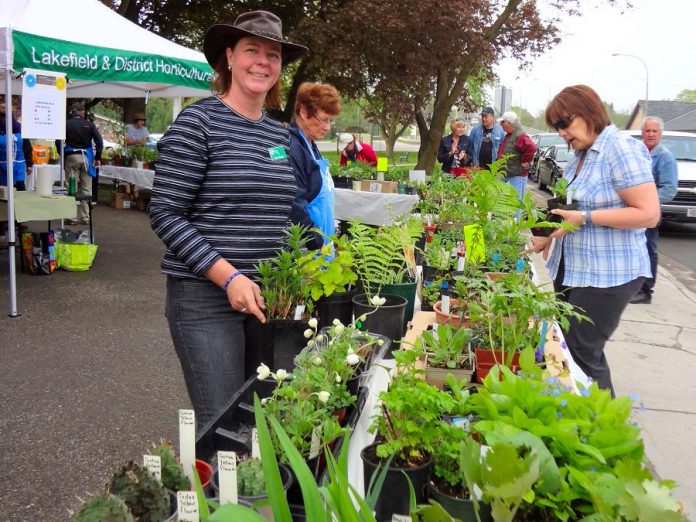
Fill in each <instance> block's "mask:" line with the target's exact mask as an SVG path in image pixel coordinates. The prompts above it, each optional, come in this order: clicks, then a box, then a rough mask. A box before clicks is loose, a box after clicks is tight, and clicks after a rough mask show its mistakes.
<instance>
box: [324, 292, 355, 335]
mask: <svg viewBox="0 0 696 522" xmlns="http://www.w3.org/2000/svg"><path fill="white" fill-rule="evenodd" d="M354 296H355V290H349V291H348V292H338V293H335V294H331V295H330V296H329V297H322V298H321V299H319V301H317V312H318V313H319V328H324V327H325V326H331V324H332V323H333V320H334V319H338V320H339V321H341V322H342V323H343V324H350V323H351V322H353V297H354Z"/></svg>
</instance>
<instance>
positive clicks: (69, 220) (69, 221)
mask: <svg viewBox="0 0 696 522" xmlns="http://www.w3.org/2000/svg"><path fill="white" fill-rule="evenodd" d="M65 224H66V225H72V226H74V225H79V223H78V221H77V220H76V219H66V220H65Z"/></svg>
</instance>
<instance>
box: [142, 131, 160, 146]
mask: <svg viewBox="0 0 696 522" xmlns="http://www.w3.org/2000/svg"><path fill="white" fill-rule="evenodd" d="M162 136H164V134H160V133H155V134H150V136H148V138H147V143H145V146H146V147H147V148H148V149H156V148H157V142H158V141H159V140H160V138H162Z"/></svg>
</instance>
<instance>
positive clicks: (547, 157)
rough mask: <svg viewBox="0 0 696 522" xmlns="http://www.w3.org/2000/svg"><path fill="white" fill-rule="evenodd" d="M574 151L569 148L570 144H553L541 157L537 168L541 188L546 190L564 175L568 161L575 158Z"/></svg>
mask: <svg viewBox="0 0 696 522" xmlns="http://www.w3.org/2000/svg"><path fill="white" fill-rule="evenodd" d="M573 154H574V153H573V151H572V150H568V145H567V144H566V143H565V141H564V142H563V145H551V146H550V147H549V148H548V149H546V151H545V152H544V153H543V154H542V155H541V157H540V158H539V167H538V168H537V177H538V179H537V182H538V183H539V188H540V189H541V190H545V189H546V188H548V187H550V186H552V185H554V184H555V183H556V180H557V179H559V178H562V177H563V171H564V170H565V168H566V165H567V164H568V162H569V161H570V160H571V159H573Z"/></svg>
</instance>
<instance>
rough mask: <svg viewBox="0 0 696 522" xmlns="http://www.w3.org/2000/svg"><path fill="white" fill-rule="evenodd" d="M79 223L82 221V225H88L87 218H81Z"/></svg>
mask: <svg viewBox="0 0 696 522" xmlns="http://www.w3.org/2000/svg"><path fill="white" fill-rule="evenodd" d="M80 223H82V224H83V225H89V218H85V219H81V220H80Z"/></svg>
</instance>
